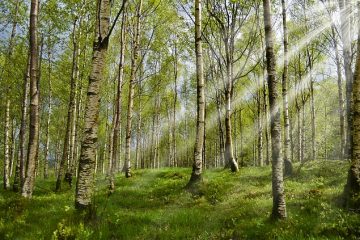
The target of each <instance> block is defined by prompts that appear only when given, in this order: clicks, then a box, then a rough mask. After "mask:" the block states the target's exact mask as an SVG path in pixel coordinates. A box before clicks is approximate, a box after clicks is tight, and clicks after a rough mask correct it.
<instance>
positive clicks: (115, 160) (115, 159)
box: [109, 10, 126, 192]
mask: <svg viewBox="0 0 360 240" xmlns="http://www.w3.org/2000/svg"><path fill="white" fill-rule="evenodd" d="M125 27H126V12H125V10H124V11H123V13H122V22H121V33H120V62H119V68H118V79H117V89H116V102H115V116H114V118H113V119H114V120H113V134H112V135H113V142H112V144H113V146H112V152H113V153H112V155H111V157H112V158H111V159H110V162H111V167H110V177H109V190H110V192H113V191H114V190H115V183H114V174H115V172H116V166H117V165H118V164H119V157H120V156H119V148H118V147H119V144H120V141H119V139H120V130H121V129H120V127H121V111H122V108H121V106H122V105H121V104H122V87H123V79H124V61H125V42H126V37H125V36H126V35H125Z"/></svg>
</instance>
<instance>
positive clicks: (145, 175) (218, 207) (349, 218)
mask: <svg viewBox="0 0 360 240" xmlns="http://www.w3.org/2000/svg"><path fill="white" fill-rule="evenodd" d="M298 167H299V166H298V165H295V169H298ZM346 169H348V164H347V163H346V162H340V161H315V162H309V163H306V164H305V165H304V166H303V167H302V168H301V170H300V171H299V172H298V174H296V175H295V176H294V177H292V178H289V179H286V181H285V187H286V188H285V189H286V198H287V208H288V213H289V216H288V219H286V220H285V221H280V222H271V221H270V220H269V216H270V212H271V206H272V198H271V197H272V196H271V174H270V168H269V167H264V168H253V167H251V168H243V169H241V170H240V172H239V174H231V173H229V172H227V171H224V170H208V171H206V172H205V173H204V181H203V183H202V184H201V186H200V191H199V194H197V195H193V194H191V193H189V192H187V191H186V190H185V189H184V186H185V185H186V183H187V181H188V176H189V174H190V171H189V169H179V168H178V169H170V168H169V169H161V170H138V171H135V174H134V177H133V178H131V179H125V178H123V177H122V176H118V177H117V182H116V186H117V189H116V191H115V193H114V194H113V195H111V196H108V195H107V186H106V184H107V182H106V180H104V179H103V178H98V179H97V194H96V197H95V199H94V202H95V204H96V212H97V215H96V217H94V218H93V219H91V220H85V219H86V216H85V215H84V214H80V215H79V214H78V212H77V211H76V210H75V209H74V207H73V203H74V199H73V190H70V189H68V190H67V191H65V192H63V193H61V194H54V193H52V191H51V189H50V187H51V186H52V185H51V183H52V182H53V181H54V180H53V179H50V180H46V181H39V182H38V183H37V184H36V191H35V193H34V197H33V199H32V200H25V199H22V198H20V197H19V196H18V195H17V194H14V193H11V192H4V191H3V190H1V192H0V193H1V195H0V216H1V217H0V238H1V239H358V237H359V236H360V227H359V215H358V214H356V213H351V212H347V211H344V210H343V209H341V208H339V207H338V204H337V202H338V197H339V196H340V194H341V192H342V190H343V185H344V183H345V178H346Z"/></svg>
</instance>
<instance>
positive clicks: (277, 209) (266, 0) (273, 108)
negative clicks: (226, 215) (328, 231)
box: [263, 0, 286, 219]
mask: <svg viewBox="0 0 360 240" xmlns="http://www.w3.org/2000/svg"><path fill="white" fill-rule="evenodd" d="M263 6H264V25H265V43H266V60H267V61H266V62H267V64H266V65H267V72H268V86H269V103H270V113H271V143H272V144H271V150H272V194H273V210H272V217H273V218H274V219H282V218H286V203H285V194H284V181H283V159H282V156H281V120H280V110H279V104H280V101H279V93H278V90H277V88H278V87H279V86H278V85H279V82H278V80H277V78H276V70H275V69H276V60H275V54H274V42H273V41H274V39H273V31H272V23H271V7H270V0H263Z"/></svg>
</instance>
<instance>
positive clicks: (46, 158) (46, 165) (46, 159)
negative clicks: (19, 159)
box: [44, 48, 52, 179]
mask: <svg viewBox="0 0 360 240" xmlns="http://www.w3.org/2000/svg"><path fill="white" fill-rule="evenodd" d="M48 58H49V59H48V74H49V76H48V78H49V100H48V101H49V102H48V115H47V121H46V132H45V135H46V137H45V138H46V140H45V150H44V152H45V153H44V179H47V178H48V177H49V161H50V158H49V144H50V134H49V129H50V122H51V112H52V104H51V103H52V86H51V59H52V55H51V50H50V48H49V49H48Z"/></svg>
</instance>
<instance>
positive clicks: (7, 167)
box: [3, 99, 10, 190]
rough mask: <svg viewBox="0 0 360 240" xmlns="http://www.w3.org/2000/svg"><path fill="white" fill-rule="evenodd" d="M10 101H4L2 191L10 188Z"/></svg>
mask: <svg viewBox="0 0 360 240" xmlns="http://www.w3.org/2000/svg"><path fill="white" fill-rule="evenodd" d="M9 150H10V99H8V100H6V109H5V139H4V176H3V180H4V189H5V190H7V189H9V188H10V154H9Z"/></svg>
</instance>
